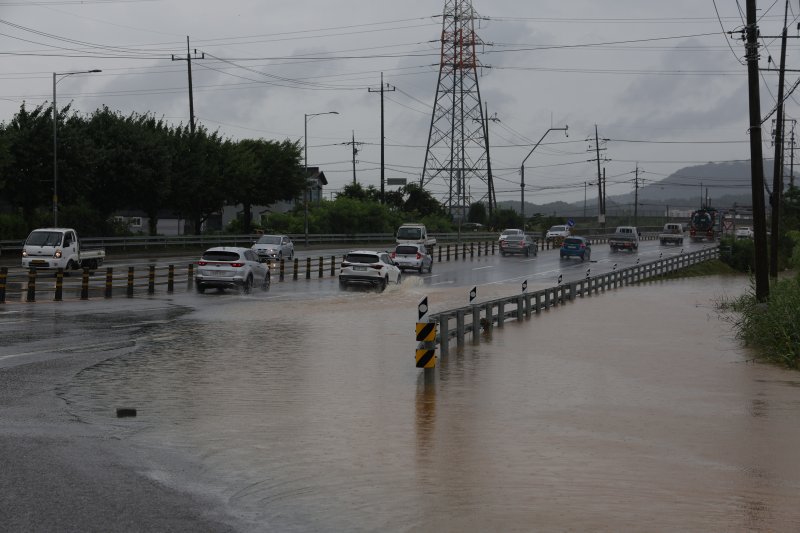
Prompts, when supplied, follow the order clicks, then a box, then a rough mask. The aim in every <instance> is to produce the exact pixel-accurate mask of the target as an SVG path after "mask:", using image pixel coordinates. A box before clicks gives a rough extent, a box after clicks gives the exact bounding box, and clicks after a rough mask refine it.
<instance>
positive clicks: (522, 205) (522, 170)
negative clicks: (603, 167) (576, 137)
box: [519, 126, 569, 231]
mask: <svg viewBox="0 0 800 533" xmlns="http://www.w3.org/2000/svg"><path fill="white" fill-rule="evenodd" d="M568 128H569V126H564V127H563V128H550V129H548V130H547V131H546V132H544V135H542V138H541V139H539V141H538V142H537V143H536V144H534V145H533V148H531V151H530V152H528V155H526V156H525V159H523V160H522V164H521V165H520V169H519V175H520V182H519V187H520V211H521V213H522V231H525V161H527V160H528V158H529V157H530V156H531V154H533V151H534V150H536V148H537V147H538V146H539V144H541V142H542V141H543V140H544V138H545V137H547V134H548V133H550V132H551V131H563V132H564V135H566V136H567V137H569V133H567V129H568Z"/></svg>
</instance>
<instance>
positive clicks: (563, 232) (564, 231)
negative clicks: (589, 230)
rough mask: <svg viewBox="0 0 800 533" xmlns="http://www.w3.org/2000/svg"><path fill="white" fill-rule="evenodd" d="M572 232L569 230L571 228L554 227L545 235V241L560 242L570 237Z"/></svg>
mask: <svg viewBox="0 0 800 533" xmlns="http://www.w3.org/2000/svg"><path fill="white" fill-rule="evenodd" d="M571 234H572V232H571V231H570V229H569V226H552V227H551V228H550V229H549V230H547V233H546V234H545V237H544V238H545V240H546V241H548V242H552V241H560V240H561V239H564V238H565V237H569V236H570V235H571Z"/></svg>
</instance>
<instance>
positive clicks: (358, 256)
mask: <svg viewBox="0 0 800 533" xmlns="http://www.w3.org/2000/svg"><path fill="white" fill-rule="evenodd" d="M353 283H354V284H368V285H373V286H375V287H377V288H378V290H381V291H382V290H384V289H385V288H386V286H387V285H388V284H389V283H400V269H399V268H397V265H395V264H394V261H392V259H391V257H389V253H388V252H375V251H372V250H354V251H352V252H348V254H347V255H345V256H344V259H342V266H341V270H340V271H339V287H341V288H346V287H347V286H348V285H350V284H353Z"/></svg>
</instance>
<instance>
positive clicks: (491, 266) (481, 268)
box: [472, 265, 494, 270]
mask: <svg viewBox="0 0 800 533" xmlns="http://www.w3.org/2000/svg"><path fill="white" fill-rule="evenodd" d="M487 268H494V266H493V265H489V266H485V267H476V268H473V269H472V270H485V269H487Z"/></svg>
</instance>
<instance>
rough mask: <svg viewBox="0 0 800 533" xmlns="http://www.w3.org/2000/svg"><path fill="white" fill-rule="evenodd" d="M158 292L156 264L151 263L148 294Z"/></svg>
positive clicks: (148, 275) (148, 276)
mask: <svg viewBox="0 0 800 533" xmlns="http://www.w3.org/2000/svg"><path fill="white" fill-rule="evenodd" d="M155 293H156V266H155V265H150V272H148V274H147V294H155Z"/></svg>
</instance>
